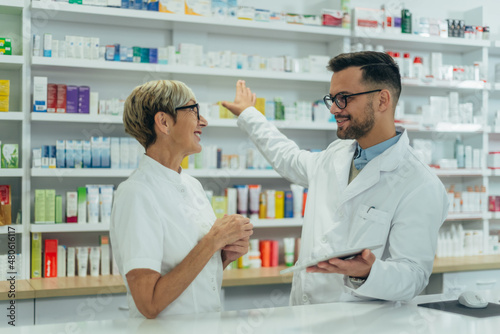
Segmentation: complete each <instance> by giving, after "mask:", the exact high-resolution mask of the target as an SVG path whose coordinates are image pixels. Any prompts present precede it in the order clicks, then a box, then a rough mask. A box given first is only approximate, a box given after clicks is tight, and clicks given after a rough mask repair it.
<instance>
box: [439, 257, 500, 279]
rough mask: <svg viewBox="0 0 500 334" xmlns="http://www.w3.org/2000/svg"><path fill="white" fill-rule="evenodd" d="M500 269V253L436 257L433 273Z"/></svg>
mask: <svg viewBox="0 0 500 334" xmlns="http://www.w3.org/2000/svg"><path fill="white" fill-rule="evenodd" d="M493 269H500V255H479V256H463V257H446V258H436V259H435V260H434V267H433V269H432V273H433V274H441V273H450V272H457V271H473V270H493Z"/></svg>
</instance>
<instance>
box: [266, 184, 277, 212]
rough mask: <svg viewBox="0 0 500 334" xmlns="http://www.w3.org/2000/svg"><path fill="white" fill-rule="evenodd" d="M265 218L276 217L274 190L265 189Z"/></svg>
mask: <svg viewBox="0 0 500 334" xmlns="http://www.w3.org/2000/svg"><path fill="white" fill-rule="evenodd" d="M266 195H267V218H270V219H274V218H276V207H275V203H276V190H267V191H266Z"/></svg>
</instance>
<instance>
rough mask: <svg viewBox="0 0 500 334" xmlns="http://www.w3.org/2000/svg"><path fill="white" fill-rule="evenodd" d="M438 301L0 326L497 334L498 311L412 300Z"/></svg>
mask: <svg viewBox="0 0 500 334" xmlns="http://www.w3.org/2000/svg"><path fill="white" fill-rule="evenodd" d="M499 298H500V294H499V293H495V294H494V295H491V296H489V298H488V299H490V301H496V302H497V303H498V301H499ZM440 300H443V301H444V300H450V298H449V297H448V298H446V297H445V296H442V295H434V296H421V297H417V298H416V299H415V300H414V301H412V302H409V303H400V302H379V301H374V302H363V303H331V304H317V305H305V306H294V307H278V308H263V309H253V310H244V311H229V312H222V313H205V314H198V315H181V316H170V317H168V318H164V319H161V320H158V319H155V320H140V319H129V320H106V321H93V322H79V323H66V324H56V325H40V326H27V327H17V328H10V329H7V330H4V329H3V328H2V333H3V334H8V333H26V334H28V333H29V334H37V333H43V334H51V333H54V334H56V333H91V334H98V333H108V334H113V333H120V334H121V333H130V334H132V333H134V334H135V333H141V334H142V333H148V334H149V333H152V334H155V333H162V334H163V333H175V334H182V333H196V334H201V333H203V334H204V333H220V334H240V333H241V334H246V333H248V334H250V333H272V334H279V333H287V334H288V333H342V334H347V333H353V334H360V333H370V334H376V333H384V334H386V333H397V334H447V333H452V334H462V333H463V334H498V333H500V314H499V316H497V317H490V318H482V319H481V318H473V317H468V316H462V315H457V314H453V313H448V312H442V311H437V310H432V309H428V308H424V307H417V303H425V302H430V301H433V302H434V301H440ZM270 303H271V300H270Z"/></svg>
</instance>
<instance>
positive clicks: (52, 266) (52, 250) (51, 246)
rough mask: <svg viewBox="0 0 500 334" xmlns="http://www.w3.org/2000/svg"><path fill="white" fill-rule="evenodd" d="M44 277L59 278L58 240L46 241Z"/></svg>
mask: <svg viewBox="0 0 500 334" xmlns="http://www.w3.org/2000/svg"><path fill="white" fill-rule="evenodd" d="M44 258H45V260H44V270H43V271H44V277H57V240H56V239H45V254H44Z"/></svg>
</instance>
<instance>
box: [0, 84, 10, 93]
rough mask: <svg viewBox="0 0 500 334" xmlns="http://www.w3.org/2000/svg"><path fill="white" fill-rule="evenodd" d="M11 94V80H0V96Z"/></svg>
mask: <svg viewBox="0 0 500 334" xmlns="http://www.w3.org/2000/svg"><path fill="white" fill-rule="evenodd" d="M9 95H10V80H0V96H9Z"/></svg>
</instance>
